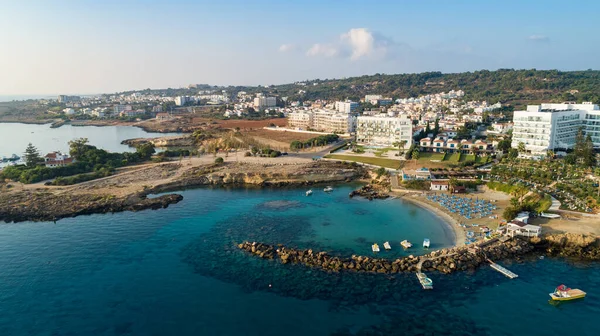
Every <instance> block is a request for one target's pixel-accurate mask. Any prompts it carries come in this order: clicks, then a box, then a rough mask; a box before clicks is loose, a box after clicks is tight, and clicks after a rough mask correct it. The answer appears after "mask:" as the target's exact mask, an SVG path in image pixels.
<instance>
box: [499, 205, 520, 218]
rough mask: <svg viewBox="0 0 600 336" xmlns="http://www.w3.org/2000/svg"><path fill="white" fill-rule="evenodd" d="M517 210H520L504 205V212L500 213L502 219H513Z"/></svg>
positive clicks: (517, 212)
mask: <svg viewBox="0 0 600 336" xmlns="http://www.w3.org/2000/svg"><path fill="white" fill-rule="evenodd" d="M519 212H520V210H519V209H518V208H515V207H512V206H509V207H506V209H504V212H503V213H502V217H504V219H506V220H507V221H511V220H513V219H515V217H517V215H518V214H519Z"/></svg>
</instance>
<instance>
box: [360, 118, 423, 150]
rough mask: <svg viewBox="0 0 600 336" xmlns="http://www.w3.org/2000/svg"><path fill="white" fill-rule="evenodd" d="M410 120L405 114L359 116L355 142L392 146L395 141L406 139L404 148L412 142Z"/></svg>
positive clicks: (375, 145) (376, 145)
mask: <svg viewBox="0 0 600 336" xmlns="http://www.w3.org/2000/svg"><path fill="white" fill-rule="evenodd" d="M412 135H413V133H412V120H411V119H409V118H407V117H406V116H405V115H401V116H399V117H389V116H359V117H358V119H357V126H356V142H357V143H358V144H363V145H368V146H374V147H393V146H394V143H395V142H400V141H402V140H406V145H405V146H404V148H409V147H410V145H411V144H412Z"/></svg>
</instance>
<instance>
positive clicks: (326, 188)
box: [323, 186, 333, 192]
mask: <svg viewBox="0 0 600 336" xmlns="http://www.w3.org/2000/svg"><path fill="white" fill-rule="evenodd" d="M323 191H324V192H332V191H333V188H332V187H330V186H327V187H325V189H323Z"/></svg>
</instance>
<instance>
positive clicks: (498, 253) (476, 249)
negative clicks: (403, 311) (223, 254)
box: [238, 239, 534, 274]
mask: <svg viewBox="0 0 600 336" xmlns="http://www.w3.org/2000/svg"><path fill="white" fill-rule="evenodd" d="M482 245H483V244H482ZM238 248H239V249H241V250H243V251H246V252H248V253H250V254H252V255H255V256H257V257H259V258H264V259H278V260H280V261H281V263H283V264H287V263H294V264H302V265H305V266H308V267H313V268H320V269H322V270H325V271H331V272H340V271H352V272H367V273H383V274H393V273H402V272H417V271H418V270H419V265H421V270H423V271H438V272H440V273H444V274H448V273H453V272H456V271H464V270H469V269H475V268H477V267H479V266H480V265H481V264H484V263H487V262H488V260H501V259H506V258H512V257H517V256H520V255H524V254H527V253H529V252H531V251H533V250H534V247H533V245H532V244H531V243H529V242H528V241H526V240H523V239H513V240H509V241H506V242H500V241H496V242H493V243H490V244H487V245H485V246H472V247H466V246H464V247H454V248H451V249H442V250H438V251H433V252H431V253H429V254H426V255H423V256H419V257H415V256H408V257H405V258H399V259H395V260H390V259H384V258H373V257H367V256H356V255H353V256H352V257H350V258H344V257H337V256H333V255H331V254H329V253H327V252H322V251H321V252H316V251H313V250H310V249H309V250H297V249H292V248H287V247H285V246H283V245H269V244H263V243H257V242H244V243H241V244H239V245H238Z"/></svg>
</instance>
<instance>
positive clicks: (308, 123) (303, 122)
mask: <svg viewBox="0 0 600 336" xmlns="http://www.w3.org/2000/svg"><path fill="white" fill-rule="evenodd" d="M288 126H289V127H292V128H299V129H302V130H307V129H309V128H312V126H313V114H312V113H311V112H307V111H296V112H291V113H289V114H288Z"/></svg>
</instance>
